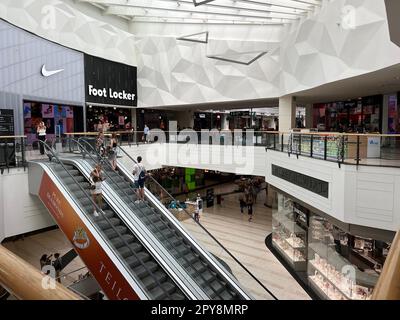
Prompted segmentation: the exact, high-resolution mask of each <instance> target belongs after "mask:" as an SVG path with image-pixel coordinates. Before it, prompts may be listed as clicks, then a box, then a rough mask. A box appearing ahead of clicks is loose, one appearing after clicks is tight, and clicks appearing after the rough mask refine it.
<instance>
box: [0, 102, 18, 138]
mask: <svg viewBox="0 0 400 320" xmlns="http://www.w3.org/2000/svg"><path fill="white" fill-rule="evenodd" d="M13 135H15V132H14V110H12V109H0V136H13Z"/></svg>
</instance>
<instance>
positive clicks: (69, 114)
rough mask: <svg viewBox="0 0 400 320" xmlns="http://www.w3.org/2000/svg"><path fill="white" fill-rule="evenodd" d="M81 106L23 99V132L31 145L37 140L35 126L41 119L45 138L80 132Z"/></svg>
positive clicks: (81, 129)
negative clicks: (44, 128)
mask: <svg viewBox="0 0 400 320" xmlns="http://www.w3.org/2000/svg"><path fill="white" fill-rule="evenodd" d="M82 119H83V108H82V107H81V106H71V105H63V104H52V103H45V102H34V101H24V134H25V135H26V136H27V143H28V145H31V144H32V143H33V142H34V141H36V140H37V137H36V128H37V126H38V125H39V123H40V122H41V121H43V122H44V123H45V125H46V128H47V130H46V132H47V134H46V138H47V139H49V140H53V139H54V138H55V137H56V136H61V135H63V134H65V133H69V132H82V131H83V130H84V126H83V122H82Z"/></svg>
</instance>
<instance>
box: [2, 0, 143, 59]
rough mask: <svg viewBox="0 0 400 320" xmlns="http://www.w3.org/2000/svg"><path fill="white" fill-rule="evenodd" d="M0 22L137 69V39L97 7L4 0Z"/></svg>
mask: <svg viewBox="0 0 400 320" xmlns="http://www.w3.org/2000/svg"><path fill="white" fill-rule="evenodd" d="M76 2H77V1H76ZM85 8H86V9H85ZM83 12H85V13H86V14H85V13H83ZM88 12H90V14H91V15H90V16H89V15H87V13H88ZM0 18H1V19H4V20H6V21H9V22H10V23H12V24H15V25H16V26H18V27H20V28H22V29H25V30H27V31H30V32H32V33H35V34H37V35H39V36H41V37H43V38H45V39H48V40H51V41H54V42H57V43H60V44H62V45H64V46H67V47H70V48H72V49H76V50H79V51H82V52H86V53H88V54H91V55H95V56H99V57H102V58H105V59H109V60H113V61H117V62H122V63H126V64H129V65H134V66H135V65H136V53H135V42H134V35H133V34H131V33H129V32H127V31H124V30H123V29H120V28H121V27H123V26H124V24H121V20H118V19H115V18H113V17H105V16H102V15H101V14H100V13H99V12H98V10H96V8H95V7H93V8H92V9H91V10H89V8H88V7H87V6H85V5H83V4H79V3H75V1H71V0H66V1H60V0H35V1H31V0H18V1H16V0H2V1H1V2H0ZM117 20H118V22H117ZM110 23H112V24H110ZM114 24H116V25H117V27H115V26H114ZM126 30H127V25H126Z"/></svg>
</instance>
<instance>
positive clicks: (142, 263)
mask: <svg viewBox="0 0 400 320" xmlns="http://www.w3.org/2000/svg"><path fill="white" fill-rule="evenodd" d="M65 168H66V169H67V170H68V172H66V171H64V168H63V167H62V166H60V165H54V166H53V169H54V170H55V172H56V174H57V176H58V177H59V178H60V179H61V181H62V182H63V183H64V185H65V186H66V187H67V189H68V191H69V192H70V193H71V194H72V196H73V197H74V198H75V199H77V200H78V203H79V204H80V205H81V208H82V209H83V210H84V212H85V213H86V215H87V216H88V217H90V219H92V221H93V223H94V224H95V225H96V226H97V227H98V229H99V230H101V233H102V234H103V236H104V237H105V238H106V239H107V240H108V242H109V243H111V244H112V246H113V248H114V249H115V250H116V251H117V252H118V254H119V255H120V257H121V258H122V259H123V261H124V262H125V263H126V266H127V267H129V269H130V271H131V273H132V274H133V275H134V276H135V277H136V278H137V279H138V281H139V283H140V284H141V285H142V287H143V288H144V289H145V291H146V292H147V293H148V295H149V296H150V297H151V298H152V299H155V300H162V299H169V300H175V299H178V300H182V299H185V295H184V294H183V293H182V292H181V290H180V289H179V288H178V287H177V285H175V284H174V282H173V281H172V280H171V278H170V277H169V276H168V275H167V273H166V272H165V271H164V270H163V269H162V268H161V267H160V265H159V264H158V263H157V262H156V261H155V259H154V258H153V257H152V255H151V254H150V253H149V252H148V250H146V248H145V247H144V246H143V245H142V244H141V242H140V241H139V240H138V239H137V238H136V237H135V235H134V234H133V233H132V232H131V231H130V230H129V229H128V228H127V226H126V225H124V223H123V221H122V220H121V219H120V218H119V217H118V215H117V214H116V213H115V211H114V210H113V209H112V208H111V207H110V206H109V204H108V203H106V202H105V203H104V206H103V208H100V209H102V210H103V214H102V215H100V216H99V217H94V216H93V204H92V202H91V200H90V199H88V198H87V196H86V194H85V193H84V192H83V191H82V190H81V189H86V190H87V189H88V188H89V182H88V181H87V179H86V178H85V177H84V176H83V175H82V173H81V172H80V171H79V170H77V168H75V167H74V166H72V165H65ZM71 176H72V177H71ZM75 181H77V182H78V183H79V185H76V183H75Z"/></svg>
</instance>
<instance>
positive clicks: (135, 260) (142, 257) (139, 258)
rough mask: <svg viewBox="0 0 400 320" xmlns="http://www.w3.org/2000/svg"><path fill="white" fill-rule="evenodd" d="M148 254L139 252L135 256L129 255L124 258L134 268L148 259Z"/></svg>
mask: <svg viewBox="0 0 400 320" xmlns="http://www.w3.org/2000/svg"><path fill="white" fill-rule="evenodd" d="M150 258H151V257H150V255H149V254H148V253H146V252H139V253H137V254H136V256H130V257H129V258H126V262H127V263H128V264H129V266H130V267H131V268H135V267H137V266H139V265H141V264H143V263H145V262H147V261H149V260H150Z"/></svg>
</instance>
